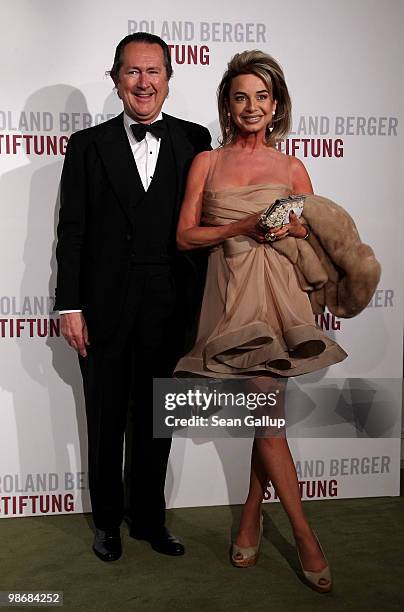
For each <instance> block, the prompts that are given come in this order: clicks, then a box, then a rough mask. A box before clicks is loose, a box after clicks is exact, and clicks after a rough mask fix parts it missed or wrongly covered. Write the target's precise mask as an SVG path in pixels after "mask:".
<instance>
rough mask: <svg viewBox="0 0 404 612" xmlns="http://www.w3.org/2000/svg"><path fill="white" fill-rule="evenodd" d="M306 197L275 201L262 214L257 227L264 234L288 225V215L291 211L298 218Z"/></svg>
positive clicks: (298, 196) (300, 196) (299, 196)
mask: <svg viewBox="0 0 404 612" xmlns="http://www.w3.org/2000/svg"><path fill="white" fill-rule="evenodd" d="M306 197H307V196H304V195H290V196H289V197H287V198H281V199H279V200H275V202H273V203H272V204H271V205H270V206H268V208H267V209H266V210H264V212H263V213H262V215H261V217H260V220H259V221H258V225H259V226H260V227H261V228H262V229H263V230H264V231H266V232H268V231H269V230H270V229H271V228H274V227H281V226H282V225H286V224H287V223H289V213H290V212H291V211H292V210H293V212H294V213H295V215H296V217H300V215H301V214H302V212H303V208H304V201H305V199H306Z"/></svg>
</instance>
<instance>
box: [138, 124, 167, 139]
mask: <svg viewBox="0 0 404 612" xmlns="http://www.w3.org/2000/svg"><path fill="white" fill-rule="evenodd" d="M130 129H131V130H132V132H133V135H134V137H135V138H136V140H137V141H138V142H140V141H141V140H143V138H144V137H145V136H146V132H151V134H153V136H155V137H156V138H163V136H165V134H166V124H165V123H164V121H162V120H160V121H155V122H154V123H151V124H150V125H146V124H145V123H132V124H131V126H130Z"/></svg>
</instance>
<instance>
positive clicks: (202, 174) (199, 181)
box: [177, 151, 265, 251]
mask: <svg viewBox="0 0 404 612" xmlns="http://www.w3.org/2000/svg"><path fill="white" fill-rule="evenodd" d="M212 154H214V153H211V152H210V151H203V152H202V153H199V155H197V156H196V157H195V158H194V161H193V162H192V165H191V168H190V171H189V174H188V179H187V186H186V190H185V197H184V201H183V203H182V208H181V212H180V217H179V221H178V227H177V247H178V249H179V250H183V251H185V250H188V249H197V248H200V247H206V246H214V245H216V244H220V243H221V242H223V240H226V239H227V238H233V237H234V236H239V235H245V236H250V237H251V238H254V240H256V241H257V242H264V241H265V239H264V235H263V233H262V231H261V230H260V229H259V228H258V227H257V223H258V219H259V218H260V213H258V214H255V215H249V216H248V217H245V218H244V219H241V220H240V221H235V222H233V223H228V224H227V225H221V226H216V227H203V226H201V225H200V222H201V214H202V203H203V190H204V187H205V183H206V179H207V176H208V172H209V155H212Z"/></svg>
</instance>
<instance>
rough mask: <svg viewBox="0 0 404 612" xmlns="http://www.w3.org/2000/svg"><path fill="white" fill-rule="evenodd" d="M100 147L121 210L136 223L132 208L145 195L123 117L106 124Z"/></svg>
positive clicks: (98, 145)
mask: <svg viewBox="0 0 404 612" xmlns="http://www.w3.org/2000/svg"><path fill="white" fill-rule="evenodd" d="M97 147H98V151H99V154H100V156H101V158H102V160H103V162H104V167H105V172H106V174H107V175H108V177H109V180H110V183H111V185H112V188H113V190H114V192H115V194H116V196H117V198H118V200H119V203H120V205H121V207H122V208H123V210H124V212H125V213H126V215H127V216H128V218H129V220H130V221H131V223H132V224H133V221H134V219H133V206H134V204H135V203H136V202H138V201H139V200H142V199H143V197H144V195H145V190H144V188H143V184H142V181H141V179H140V176H139V172H138V170H137V166H136V162H135V160H134V158H133V153H132V150H131V148H130V144H129V141H128V137H127V134H126V131H125V128H124V124H123V115H122V114H121V115H118V117H116V118H115V119H113V120H112V121H110V122H109V124H108V125H105V132H104V133H103V134H102V136H100V138H99V140H98V142H97Z"/></svg>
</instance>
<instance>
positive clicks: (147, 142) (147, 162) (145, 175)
mask: <svg viewBox="0 0 404 612" xmlns="http://www.w3.org/2000/svg"><path fill="white" fill-rule="evenodd" d="M160 119H163V115H162V113H160V114H159V116H158V117H157V118H156V119H155V120H154V121H159V120H160ZM154 121H152V123H154ZM132 123H138V121H135V120H134V119H132V118H131V117H129V115H127V114H126V113H124V114H123V125H124V127H125V132H126V135H127V137H128V140H129V144H130V148H131V149H132V153H133V157H134V159H135V163H136V167H137V170H138V172H139V176H140V179H141V181H142V184H143V187H144V190H145V191H147V190H148V188H149V187H150V183H151V181H152V178H153V175H154V171H155V169H156V164H157V158H158V155H159V151H160V142H161V138H156V137H155V136H154V134H152V133H151V132H146V136H145V137H144V139H143V140H141V141H140V142H138V141H137V140H136V138H135V137H134V135H133V132H132V130H131V129H130V126H131V125H132ZM69 312H81V310H79V309H76V310H59V314H60V315H61V314H68V313H69Z"/></svg>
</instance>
